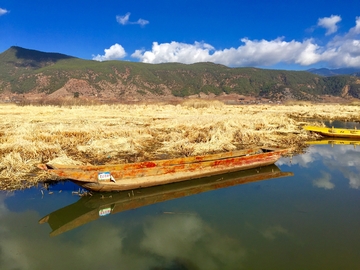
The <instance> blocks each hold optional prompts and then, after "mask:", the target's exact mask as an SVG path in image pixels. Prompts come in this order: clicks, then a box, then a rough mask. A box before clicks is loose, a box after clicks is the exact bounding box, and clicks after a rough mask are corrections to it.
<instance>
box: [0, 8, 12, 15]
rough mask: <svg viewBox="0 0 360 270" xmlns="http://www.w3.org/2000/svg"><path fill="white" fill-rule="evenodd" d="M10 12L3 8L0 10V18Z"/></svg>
mask: <svg viewBox="0 0 360 270" xmlns="http://www.w3.org/2000/svg"><path fill="white" fill-rule="evenodd" d="M9 12H10V11H8V10H6V9H3V8H0V16H1V15H4V14H6V13H9Z"/></svg>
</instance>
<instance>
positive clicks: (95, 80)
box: [0, 46, 360, 101]
mask: <svg viewBox="0 0 360 270" xmlns="http://www.w3.org/2000/svg"><path fill="white" fill-rule="evenodd" d="M313 71H314V70H313ZM5 93H7V95H8V94H9V93H17V94H18V95H20V94H21V95H24V94H28V93H31V94H35V93H37V94H39V95H43V96H44V95H45V96H47V97H51V98H58V97H74V96H79V97H89V98H97V99H101V100H106V99H112V100H118V101H141V100H157V101H158V100H165V99H168V100H169V99H174V98H175V99H176V98H187V97H192V98H194V97H202V98H215V97H219V96H226V95H230V94H235V95H238V96H239V95H240V96H252V97H253V98H256V97H261V98H267V99H272V100H321V96H325V95H330V96H337V97H341V98H345V99H346V98H347V99H349V98H353V97H355V98H360V84H359V83H358V79H356V77H351V76H348V75H340V76H331V77H323V76H320V75H317V74H313V73H309V72H306V71H288V70H271V69H260V68H253V67H238V68H230V67H227V66H224V65H219V64H214V63H209V62H206V63H195V64H189V65H187V64H181V63H163V64H146V63H138V62H129V61H103V62H97V61H93V60H84V59H80V58H76V57H72V56H68V55H65V54H60V53H47V52H41V51H36V50H29V49H25V48H21V47H15V46H13V47H11V48H9V49H8V50H6V51H4V52H3V53H1V54H0V99H1V95H2V94H3V96H4V95H5Z"/></svg>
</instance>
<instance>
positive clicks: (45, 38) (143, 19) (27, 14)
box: [0, 0, 360, 70]
mask: <svg viewBox="0 0 360 270" xmlns="http://www.w3.org/2000/svg"><path fill="white" fill-rule="evenodd" d="M359 7H360V3H359V1H358V0H356V1H355V0H344V1H319V0H311V1H309V0H302V1H293V0H288V1H256V0H253V1H228V0H223V1H213V0H208V1H196V0H191V1H189V0H183V1H170V0H163V1H119V0H118V1H103V2H99V1H76V0H73V1H68V0H63V1H57V2H55V1H44V0H33V1H21V0H20V1H15V0H1V2H0V52H3V51H5V50H7V49H8V48H9V47H11V46H14V45H15V46H20V47H24V48H29V49H35V50H40V51H46V52H59V53H64V54H68V55H71V56H75V57H79V58H83V59H94V60H98V61H105V60H115V59H118V60H127V61H140V62H146V63H162V62H181V63H188V64H190V63H194V62H205V61H210V62H215V63H219V64H224V65H227V66H231V67H238V66H256V67H263V68H276V69H292V70H306V69H309V68H313V67H316V68H319V67H328V68H337V67H360V9H359ZM105 50H106V51H105Z"/></svg>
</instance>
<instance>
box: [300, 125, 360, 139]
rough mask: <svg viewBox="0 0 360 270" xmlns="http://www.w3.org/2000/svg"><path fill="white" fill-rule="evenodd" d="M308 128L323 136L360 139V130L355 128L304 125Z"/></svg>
mask: <svg viewBox="0 0 360 270" xmlns="http://www.w3.org/2000/svg"><path fill="white" fill-rule="evenodd" d="M303 128H304V129H306V130H309V131H312V132H316V133H319V134H321V135H323V136H328V137H338V138H352V139H360V130H357V129H356V128H355V129H342V128H334V127H332V128H328V127H313V126H306V127H303Z"/></svg>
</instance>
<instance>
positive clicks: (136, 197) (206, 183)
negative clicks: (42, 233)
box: [39, 165, 294, 237]
mask: <svg viewBox="0 0 360 270" xmlns="http://www.w3.org/2000/svg"><path fill="white" fill-rule="evenodd" d="M293 175H294V174H293V173H292V172H281V170H280V169H279V168H278V167H277V166H276V165H269V166H266V167H261V168H255V169H249V170H244V171H238V172H233V173H228V174H222V175H216V176H210V177H203V178H200V179H195V180H190V181H182V182H177V183H172V184H168V185H161V186H154V187H149V188H142V189H138V190H132V191H121V192H112V193H106V194H101V193H95V194H93V196H87V197H81V198H80V199H79V200H78V201H77V202H75V203H73V204H71V205H68V206H66V207H64V208H61V209H58V210H56V211H54V212H52V213H50V214H48V215H46V216H45V217H43V218H42V219H40V221H39V223H40V224H43V223H46V222H47V223H48V224H49V225H50V227H51V229H52V232H51V233H50V236H51V237H52V236H56V235H59V234H62V233H64V232H67V231H70V230H72V229H75V228H77V227H79V226H82V225H84V224H86V223H89V222H91V221H94V220H97V219H99V218H102V217H105V216H107V215H112V214H115V213H119V212H123V211H127V210H130V209H136V208H139V207H142V206H146V205H151V204H155V203H160V202H164V201H168V200H172V199H177V198H181V197H186V196H190V195H195V194H199V193H203V192H207V191H212V190H216V189H221V188H226V187H231V186H236V185H241V184H246V183H251V182H256V181H263V180H268V179H275V178H279V177H287V176H293Z"/></svg>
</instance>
